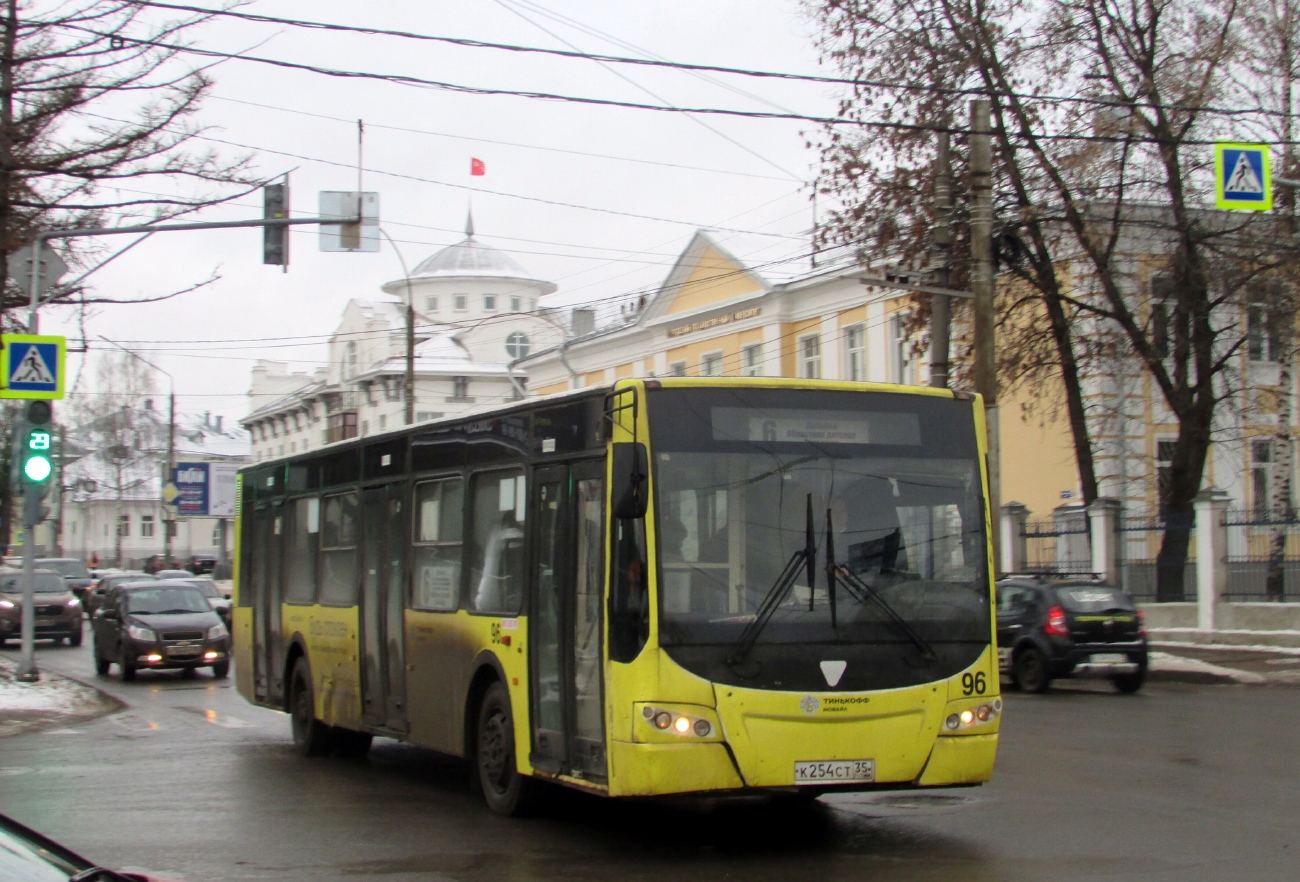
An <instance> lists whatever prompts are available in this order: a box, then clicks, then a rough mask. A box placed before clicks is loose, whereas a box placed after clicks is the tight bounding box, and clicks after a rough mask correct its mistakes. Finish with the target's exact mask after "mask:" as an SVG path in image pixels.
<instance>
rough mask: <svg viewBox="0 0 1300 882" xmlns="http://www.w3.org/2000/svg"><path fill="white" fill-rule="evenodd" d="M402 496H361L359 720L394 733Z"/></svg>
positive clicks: (400, 657)
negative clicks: (360, 717) (360, 715)
mask: <svg viewBox="0 0 1300 882" xmlns="http://www.w3.org/2000/svg"><path fill="white" fill-rule="evenodd" d="M404 496H405V485H404V484H389V485H388V486H386V487H376V488H372V489H370V490H366V491H364V493H363V494H362V506H363V515H362V517H363V519H364V525H363V530H364V536H363V539H362V542H363V552H362V579H361V702H362V703H361V707H362V719H363V720H364V721H365V722H366V723H367V724H369V725H372V726H380V727H383V728H385V729H391V730H393V731H397V732H405V731H406V669H405V665H406V652H405V641H404V633H405V627H404V615H405V612H404V611H405V608H406V603H405V599H406V598H405V591H404V587H405V585H406V567H405V561H406V555H405V549H406V541H407V536H406V519H405V518H404V517H403V512H404V506H403V498H404Z"/></svg>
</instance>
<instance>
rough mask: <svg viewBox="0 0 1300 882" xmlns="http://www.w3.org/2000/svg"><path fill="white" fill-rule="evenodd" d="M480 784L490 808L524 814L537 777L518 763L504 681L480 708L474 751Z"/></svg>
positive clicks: (508, 814)
mask: <svg viewBox="0 0 1300 882" xmlns="http://www.w3.org/2000/svg"><path fill="white" fill-rule="evenodd" d="M474 759H475V765H476V766H477V768H478V781H479V787H480V788H481V789H482V790H483V798H484V799H485V800H486V801H487V804H488V808H490V809H492V811H494V812H496V813H497V814H500V815H507V816H515V815H521V814H524V813H525V812H526V811H527V808H528V804H529V803H530V801H531V799H530V797H531V796H532V791H533V788H534V787H535V786H536V785H535V784H534V782H533V781H531V780H529V779H528V778H526V777H525V776H523V775H521V774H519V770H518V768H517V767H516V766H515V729H514V718H513V717H512V715H511V713H510V693H509V692H508V691H507V690H506V687H505V686H504V685H503V684H502V683H501V682H500V681H498V682H496V683H493V684H492V685H491V686H489V687H488V690H487V692H486V693H485V694H484V695H483V702H482V704H480V705H479V711H478V737H477V743H476V744H475V751H474Z"/></svg>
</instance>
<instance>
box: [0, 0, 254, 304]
mask: <svg viewBox="0 0 1300 882" xmlns="http://www.w3.org/2000/svg"><path fill="white" fill-rule="evenodd" d="M0 3H2V4H3V6H2V7H0V10H2V11H0V277H3V278H5V279H6V280H7V281H6V286H5V288H4V291H3V296H2V299H0V311H2V312H3V313H5V314H6V315H7V313H8V311H9V310H11V309H13V308H14V307H16V306H19V305H21V304H23V303H25V302H26V300H27V293H26V290H25V286H24V285H21V284H19V285H15V284H14V283H13V281H12V280H10V279H9V275H10V274H9V272H8V256H9V255H10V254H12V253H13V252H14V251H16V250H17V249H18V248H20V247H22V246H23V245H24V244H27V243H28V242H30V241H32V237H33V236H34V235H35V234H36V233H37V232H39V231H42V230H49V229H56V228H64V229H66V228H73V227H80V226H94V225H101V224H105V223H108V222H118V221H128V220H133V221H137V222H142V221H148V220H161V219H165V218H168V217H173V216H176V215H178V214H183V213H185V212H188V211H193V210H195V209H196V208H201V207H203V206H205V205H211V204H214V203H217V202H220V201H222V200H223V199H228V198H232V196H233V195H237V193H234V194H232V192H231V191H232V189H235V190H238V191H239V192H243V191H246V190H247V189H249V188H251V187H253V186H256V184H257V182H256V181H255V180H254V179H253V177H252V175H251V174H250V172H249V170H248V167H247V161H246V160H245V159H242V158H241V159H235V160H223V159H222V158H221V157H219V156H218V155H217V154H216V153H214V152H213V151H211V150H209V149H204V148H201V147H200V146H199V141H198V140H197V139H199V138H201V136H202V129H201V128H200V127H199V126H198V125H197V124H196V123H195V120H194V117H195V114H196V112H197V111H198V109H199V106H200V103H201V101H202V99H203V97H204V96H205V95H206V94H207V92H208V90H209V87H210V86H211V80H210V79H209V78H208V77H207V75H206V74H205V73H204V71H203V70H196V69H193V68H192V67H189V66H188V65H186V64H185V63H184V62H183V61H182V59H181V58H180V57H179V52H180V49H179V48H177V47H183V46H185V45H187V41H188V40H189V38H190V35H191V32H192V31H193V30H194V29H195V28H196V27H197V26H199V25H200V24H202V23H203V22H204V21H206V20H207V19H208V18H209V16H206V15H202V14H194V15H191V16H188V17H184V18H179V19H178V18H166V17H164V16H163V14H162V13H160V12H159V11H158V10H156V9H151V8H150V7H149V4H144V3H138V2H132V0H66V2H56V0H0ZM61 247H62V248H64V249H66V251H65V258H67V259H69V261H70V263H73V264H74V265H75V264H76V263H77V262H78V260H82V261H84V260H85V258H86V255H87V251H88V250H93V248H94V246H93V245H85V244H75V243H73V242H71V241H68V242H65V243H64V245H62V246H61ZM60 299H61V300H62V301H63V302H72V301H81V300H87V301H89V302H96V301H103V300H105V299H106V298H96V297H88V296H87V294H86V292H85V290H84V289H74V290H71V291H64V292H63V293H62V294H61V295H60ZM108 302H122V301H114V300H111V299H110V300H108ZM127 302H130V301H127Z"/></svg>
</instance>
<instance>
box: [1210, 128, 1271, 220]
mask: <svg viewBox="0 0 1300 882" xmlns="http://www.w3.org/2000/svg"><path fill="white" fill-rule="evenodd" d="M1268 160H1269V152H1268V145H1267V144H1215V145H1214V190H1215V193H1214V197H1215V199H1214V202H1215V205H1216V206H1218V207H1219V208H1226V209H1230V210H1233V211H1271V210H1272V208H1273V173H1272V170H1271V169H1270V168H1269V161H1268Z"/></svg>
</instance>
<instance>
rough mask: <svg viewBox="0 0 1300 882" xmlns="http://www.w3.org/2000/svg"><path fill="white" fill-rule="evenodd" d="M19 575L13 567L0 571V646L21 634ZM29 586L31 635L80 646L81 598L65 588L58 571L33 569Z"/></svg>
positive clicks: (21, 613)
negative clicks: (32, 612) (32, 616)
mask: <svg viewBox="0 0 1300 882" xmlns="http://www.w3.org/2000/svg"><path fill="white" fill-rule="evenodd" d="M22 579H23V575H22V573H21V572H18V571H16V570H0V646H3V645H4V644H5V641H7V640H17V639H18V638H19V637H21V636H22V621H23V581H22ZM32 588H33V592H34V593H33V597H32V600H33V604H32V605H33V606H34V607H35V613H36V621H35V623H34V624H35V636H36V639H37V640H53V641H54V642H55V643H62V642H63V641H64V640H67V641H68V642H69V643H71V644H72V645H73V646H80V645H81V633H82V631H81V626H82V614H81V601H80V600H79V599H77V597H76V595H74V594H73V593H72V592H71V591H69V590H68V586H67V583H65V582H64V581H63V577H62V576H60V575H59V574H58V573H54V572H51V571H49V570H37V571H36V574H35V582H34V584H33V586H32Z"/></svg>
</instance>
